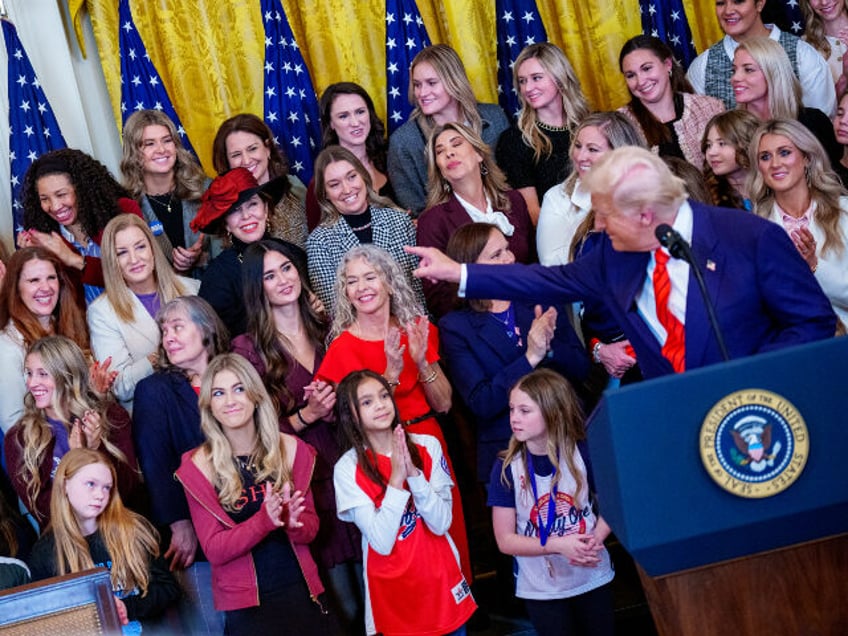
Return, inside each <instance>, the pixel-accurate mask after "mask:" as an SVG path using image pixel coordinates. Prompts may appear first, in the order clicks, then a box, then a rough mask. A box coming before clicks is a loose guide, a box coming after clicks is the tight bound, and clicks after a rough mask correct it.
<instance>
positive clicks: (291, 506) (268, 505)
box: [264, 482, 306, 528]
mask: <svg viewBox="0 0 848 636" xmlns="http://www.w3.org/2000/svg"><path fill="white" fill-rule="evenodd" d="M291 489H292V485H291V484H290V483H288V482H287V483H285V484H283V490H282V492H277V491H276V490H274V486H273V485H272V484H271V482H265V503H264V506H265V512H266V513H267V514H268V517H269V518H270V519H271V522H272V523H273V524H274V525H275V526H276V527H278V528H282V527H284V526H288V527H289V528H301V527H303V522H302V521H300V515H301V514H302V513H303V511H304V510H305V509H306V496H305V495H304V494H303V492H302V491H300V490H295V491H294V492H292V490H291Z"/></svg>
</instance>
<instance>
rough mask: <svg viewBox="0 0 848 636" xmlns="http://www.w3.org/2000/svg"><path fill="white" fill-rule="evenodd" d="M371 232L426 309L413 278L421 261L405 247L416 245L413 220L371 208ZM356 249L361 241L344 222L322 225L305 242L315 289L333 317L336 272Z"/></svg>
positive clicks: (390, 211) (419, 286)
mask: <svg viewBox="0 0 848 636" xmlns="http://www.w3.org/2000/svg"><path fill="white" fill-rule="evenodd" d="M371 231H372V236H373V237H374V240H373V244H374V245H376V246H377V247H382V248H383V249H384V250H386V251H387V252H388V253H389V254H391V255H392V256H393V257H394V259H395V260H396V261H397V262H398V263H400V266H401V268H402V269H403V271H404V272H405V273H406V276H407V278H408V279H409V284H410V286H411V287H412V289H413V291H414V292H415V295H416V296H417V298H418V300H419V302H420V303H421V306H422V307H424V306H425V305H424V293H423V292H422V290H421V281H420V280H418V279H417V278H415V277H414V276H413V275H412V271H413V270H414V269H415V268H416V267H417V266H418V258H417V257H415V256H412V255H411V254H407V253H406V252H404V251H403V246H404V245H415V226H414V225H413V224H412V219H410V218H409V215H408V214H406V213H405V212H401V211H400V210H394V209H392V208H375V207H372V208H371ZM357 245H359V240H358V239H357V238H356V235H355V234H354V233H353V230H351V229H350V226H349V225H348V224H347V223H346V222H345V220H344V219H342V218H340V219H339V220H338V221H336V223H335V224H334V225H331V226H324V225H319V226H318V227H316V228H315V229H314V230H312V233H311V234H310V235H309V238H308V239H307V240H306V255H307V258H308V260H309V280H310V282H311V283H312V289H313V290H314V291H315V293H316V294H318V298H320V299H321V302H323V303H324V307H326V308H327V311H328V312H329V313H331V314H332V313H334V311H333V310H334V307H335V304H336V292H335V282H336V269H337V268H338V266H339V263H341V261H342V257H343V256H344V255H345V252H347V251H348V250H349V249H350V248H352V247H356V246H357Z"/></svg>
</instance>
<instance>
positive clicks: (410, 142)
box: [388, 44, 509, 217]
mask: <svg viewBox="0 0 848 636" xmlns="http://www.w3.org/2000/svg"><path fill="white" fill-rule="evenodd" d="M408 96H409V103H410V104H413V105H414V106H415V108H414V109H413V111H412V114H411V115H410V116H409V119H408V120H406V123H404V124H403V125H402V126H400V128H398V129H397V130H395V131H394V132H393V133H392V136H391V138H390V139H389V156H388V170H389V180H390V181H391V182H392V188H394V191H395V194H396V195H397V197H396V200H397V202H398V203H399V204H400V205H402V206H403V207H404V208H405V209H407V210H409V211H410V212H411V213H412V215H413V216H415V217H417V216H418V215H419V214H420V213H421V211H422V210H423V209H424V207H425V203H426V199H427V164H426V163H425V161H424V146H425V145H426V144H427V139H429V138H430V134H431V133H432V132H433V128H435V127H436V126H437V125H439V124H446V123H448V122H451V121H458V122H462V123H464V124H466V125H467V126H468V127H469V128H471V129H472V130H473V131H474V132H475V133H477V134H478V135H479V136H480V137H481V138H482V139H483V141H485V142H486V143H487V144H488V145H489V146H490V147H494V146H495V144H497V142H498V137H500V136H501V133H502V132H503V131H504V130H506V129H507V128H509V120H507V118H506V115H505V114H504V112H503V109H502V108H501V107H500V106H498V105H497V104H482V103H480V102H478V101H477V98H476V97H474V91H473V90H472V88H471V83H470V82H469V81H468V75H466V73H465V66H463V64H462V60H460V59H459V55H458V54H457V52H456V51H454V50H453V49H452V48H451V47H449V46H447V45H446V44H434V45H433V46H428V47H427V48H425V49H422V50H421V51H419V53H418V55H416V56H415V59H413V60H412V64H411V66H410V68H409V92H408Z"/></svg>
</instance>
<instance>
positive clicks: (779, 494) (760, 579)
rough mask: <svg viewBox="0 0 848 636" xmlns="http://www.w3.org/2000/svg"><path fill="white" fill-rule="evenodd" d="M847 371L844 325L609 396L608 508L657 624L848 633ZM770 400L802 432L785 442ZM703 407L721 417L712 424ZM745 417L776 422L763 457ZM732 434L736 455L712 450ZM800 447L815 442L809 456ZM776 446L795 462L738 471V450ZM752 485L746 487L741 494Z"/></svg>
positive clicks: (599, 415)
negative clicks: (749, 439)
mask: <svg viewBox="0 0 848 636" xmlns="http://www.w3.org/2000/svg"><path fill="white" fill-rule="evenodd" d="M846 379H848V338H839V339H834V340H830V341H826V342H820V343H814V344H811V345H805V346H801V347H795V348H791V349H784V350H781V351H777V352H773V353H768V354H763V355H759V356H755V357H751V358H746V359H743V360H738V361H731V362H728V363H724V364H720V365H714V366H710V367H705V368H703V369H697V370H694V371H691V372H687V373H685V374H682V375H676V376H669V377H665V378H659V379H656V380H651V381H649V382H644V383H641V384H638V385H632V386H627V387H624V388H622V389H619V390H616V391H611V392H608V393H607V394H606V395H605V396H604V398H603V400H602V401H601V403H600V404H599V406H598V408H597V409H596V410H595V412H594V413H593V414H592V416H591V418H590V421H589V426H588V432H589V450H590V453H591V458H592V465H593V468H594V475H595V484H596V487H597V490H598V497H599V504H600V508H601V514H602V515H603V516H604V518H605V519H606V520H607V521H608V522H609V524H610V526H611V527H612V529H613V530H614V532H615V534H616V536H617V537H618V539H619V540H620V541H621V543H622V544H623V545H624V547H625V548H626V549H627V550H628V551H629V552H630V554H631V555H632V556H633V558H634V559H635V561H636V563H637V565H638V567H639V571H640V577H641V579H642V584H643V586H644V588H645V594H646V596H647V598H648V602H649V604H650V607H651V612H652V614H653V616H654V621H655V623H656V626H657V629H658V630H659V632H660V634H663V635H667V636H689V635H692V636H713V635H716V636H730V635H733V636H748V635H750V636H784V635H786V636H843V635H848V390H846V388H845V386H844V385H845V382H846ZM728 396H735V397H733V398H732V399H731V398H729V397H728ZM739 396H741V398H740V397H739ZM764 396H765V397H764ZM770 396H774V398H773V399H772V397H770ZM740 405H741V406H740ZM737 407H738V408H737ZM766 407H767V408H771V407H774V408H773V409H772V410H774V411H775V412H780V413H783V414H785V415H786V417H787V421H788V422H789V423H790V424H791V426H789V428H791V429H792V431H793V433H797V437H798V440H797V441H798V442H799V443H798V444H797V445H794V446H793V439H794V438H790V439H788V440H784V441H783V446H782V447H781V448H782V450H783V451H784V452H783V454H781V452H779V450H778V449H777V448H776V447H775V443H774V439H772V437H774V438H776V436H777V432H775V431H777V430H778V429H780V424H779V423H777V424H772V423H771V421H769V424H768V425H767V426H766V425H763V424H758V423H757V418H759V417H760V415H761V412H763V413H764V412H765V411H766V410H767V408H766ZM790 407H791V408H790ZM740 409H741V410H740ZM716 413H718V415H717V416H716V415H715V414H716ZM751 413H753V415H754V416H753V417H752V416H751ZM798 416H800V418H802V419H803V423H804V424H805V425H806V430H805V431H804V430H803V429H802V428H799V427H797V426H796V423H797V422H796V420H798V419H799V417H798ZM734 418H735V419H734ZM705 420H706V421H708V422H713V421H714V422H721V424H720V425H719V427H718V428H717V429H716V430H715V431H713V429H712V428H709V427H704V430H705V431H707V434H702V424H703V423H704V422H705ZM748 420H755V422H754V424H753V426H759V428H758V429H756V430H757V431H759V433H760V434H762V433H763V429H767V432H766V434H765V436H763V435H760V437H762V439H761V440H760V441H762V442H763V445H765V446H766V449H765V453H766V455H765V458H763V457H762V452H763V451H762V450H760V454H757V452H756V451H751V452H752V453H753V454H752V455H750V456H746V455H745V452H744V450H743V446H744V443H743V442H740V441H739V438H740V437H742V436H743V435H744V434H747V433H750V430H749V429H746V426H748V427H750V426H752V425H751V424H750V422H749V423H746V422H747V421H748ZM784 428H786V427H784ZM710 431H712V433H714V434H710ZM734 431H736V432H741V434H742V435H736V434H735V433H734ZM721 440H725V441H727V440H730V441H729V442H727V444H726V447H727V448H729V451H730V452H729V454H730V456H731V459H728V458H727V457H725V456H724V455H721V453H719V455H721V457H720V461H713V462H712V464H711V463H710V462H709V461H707V462H706V463H705V462H704V461H702V455H703V454H704V453H703V451H704V449H705V448H707V449H709V448H712V447H713V446H714V445H719V446H720V444H721V443H722V442H721ZM756 441H757V440H754V442H756ZM740 444H742V445H740ZM755 446H756V444H754V445H753V446H751V447H750V448H755ZM737 447H738V448H737ZM790 448H791V449H792V450H793V452H794V453H795V456H796V458H797V456H798V455H805V457H804V461H805V462H806V463H805V464H804V465H803V467H802V468H801V469H800V470H797V469H796V468H797V466H796V465H795V464H793V463H792V462H791V461H790V458H789V449H790ZM770 451H773V453H772V454H771V455H769V452H770ZM784 455H786V457H785V458H784ZM707 456H708V453H707ZM767 458H772V459H773V464H774V465H775V466H778V467H780V466H782V465H784V464H781V463H780V462H782V461H784V459H785V462H786V463H785V466H786V467H787V470H786V471H784V473H780V474H778V473H775V474H776V475H777V476H776V477H775V478H774V479H771V480H768V481H766V480H764V481H762V482H761V483H757V484H755V486H753V487H752V486H748V485H745V484H742V485H741V486H740V485H739V484H740V483H741V482H738V480H736V479H735V478H733V476H734V475H736V474H737V473H736V472H734V471H735V470H736V468H737V464H738V465H739V466H741V467H742V468H745V467H747V466H749V464H751V463H752V462H753V461H754V460H755V459H756V460H761V461H762V464H760V465H764V464H765V459H767ZM746 462H747V463H746ZM775 462H776V463H775ZM708 465H709V466H710V467H711V468H710V470H709V471H708V468H707V466H708ZM725 467H727V468H725ZM793 467H794V468H793ZM727 470H729V471H731V472H730V473H729V477H728V478H727V479H724V478H723V477H721V476H720V475H719V474H724V473H725V472H726V471H727ZM748 470H749V472H750V469H748ZM760 470H762V474H763V475H771V474H772V473H771V472H769V471H771V470H772V469H771V468H770V467H764V468H761V469H760ZM775 470H777V469H775ZM742 472H744V471H742ZM742 472H740V473H739V474H740V475H741V474H742ZM790 473H792V477H793V478H795V481H794V482H792V483H791V484H790V485H788V486H787V485H786V484H785V483H784V482H785V481H786V475H788V474H790ZM754 478H755V479H758V477H757V476H756V475H755V476H754ZM772 487H774V490H775V492H774V493H772V492H770V491H769V492H767V493H765V495H766V496H763V493H764V491H765V490H769V489H770V488H772ZM751 488H757V489H761V490H760V491H759V494H760V496H759V497H757V498H751V497H750V494H751V493H750V489H751ZM780 488H785V489H783V490H779V489H780ZM742 491H745V492H746V494H748V495H749V496H748V497H743V496H739V495H738V494H734V493H737V492H742Z"/></svg>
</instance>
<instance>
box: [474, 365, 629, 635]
mask: <svg viewBox="0 0 848 636" xmlns="http://www.w3.org/2000/svg"><path fill="white" fill-rule="evenodd" d="M509 413H510V427H511V428H512V439H511V440H510V442H509V447H508V448H507V450H506V451H504V452H503V453H502V454H501V456H500V457H499V458H498V460H497V461H496V462H495V465H494V467H493V468H492V475H491V479H490V482H489V501H488V503H489V505H490V506H492V523H493V525H494V531H495V539H496V540H497V542H498V548H499V549H500V551H501V552H503V553H504V554H508V555H512V556H514V557H516V561H517V563H518V575H517V579H516V596H518V597H519V598H522V599H524V603H525V606H526V607H527V613H528V614H529V616H530V620H531V622H532V623H533V626H534V627H535V628H536V631H537V632H538V633H540V634H580V635H586V634H592V635H593V636H594V635H601V634H605V635H611V634H613V631H614V629H613V623H614V620H613V607H612V595H611V590H610V582H611V581H612V578H613V570H612V566H611V564H610V558H609V554H608V553H607V550H606V548H605V547H604V539H606V538H607V536H608V535H609V533H610V528H609V526H608V525H607V524H606V522H605V521H604V520H603V518H601V517H599V516H597V514H596V513H595V511H594V510H593V507H592V505H591V502H590V492H589V483H588V478H587V475H586V465H585V463H584V462H583V458H582V457H581V455H580V450H579V449H578V447H577V443H578V442H579V441H580V440H582V439H584V437H585V432H584V428H583V413H582V412H581V409H580V405H579V402H578V399H577V396H576V395H575V393H574V390H573V389H572V388H571V385H570V384H569V383H568V381H567V380H565V379H564V378H563V377H562V376H561V375H559V374H558V373H556V372H554V371H551V370H549V369H537V370H535V371H533V372H532V373H530V374H528V375H526V376H524V377H523V378H521V379H520V380H519V381H518V382H517V383H516V385H515V387H513V389H512V391H511V392H510V395H509Z"/></svg>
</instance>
